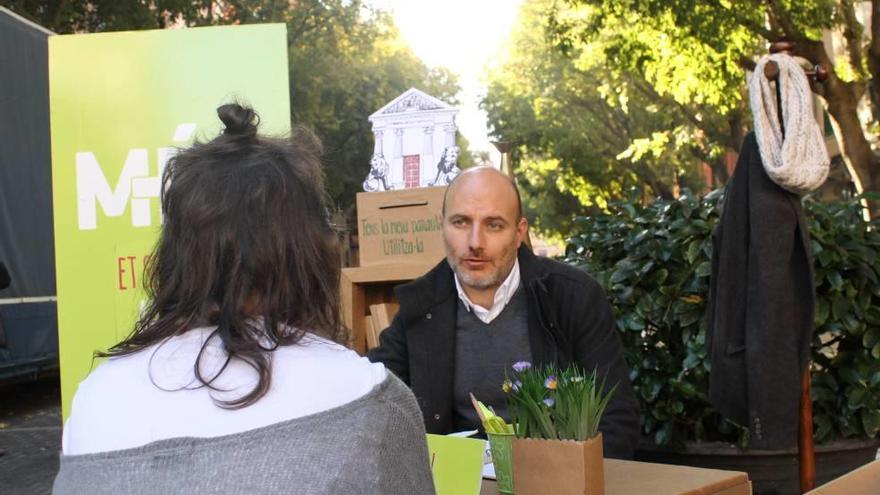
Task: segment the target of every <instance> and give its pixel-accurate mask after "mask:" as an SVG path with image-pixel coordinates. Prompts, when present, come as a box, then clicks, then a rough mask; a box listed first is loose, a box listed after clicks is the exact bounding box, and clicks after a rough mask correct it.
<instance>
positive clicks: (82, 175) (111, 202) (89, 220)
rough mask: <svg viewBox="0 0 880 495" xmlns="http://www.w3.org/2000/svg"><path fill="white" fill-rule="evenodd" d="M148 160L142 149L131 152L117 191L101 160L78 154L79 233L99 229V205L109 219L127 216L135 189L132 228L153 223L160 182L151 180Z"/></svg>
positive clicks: (155, 178) (84, 153)
mask: <svg viewBox="0 0 880 495" xmlns="http://www.w3.org/2000/svg"><path fill="white" fill-rule="evenodd" d="M148 175H149V157H148V155H147V150H146V149H143V148H136V149H132V150H130V151H129V152H128V156H127V157H126V159H125V164H124V165H123V167H122V174H120V176H119V182H118V183H117V184H116V188H115V189H111V188H110V184H109V183H108V182H107V178H106V177H105V176H104V171H103V170H101V166H100V165H99V164H98V159H97V158H95V154H94V153H92V152H80V153H77V154H76V196H77V210H78V217H79V228H80V230H94V229H96V228H97V227H98V205H99V204H100V205H101V209H102V210H104V214H105V215H107V216H108V217H118V216H121V215H122V214H123V213H124V212H125V207H126V205H127V204H128V200H129V198H130V197H131V196H132V188H134V189H135V191H134V192H135V196H140V197H139V198H135V199H134V200H132V205H131V224H132V225H133V226H135V227H146V226H149V225H150V223H151V219H150V204H149V198H150V197H158V196H159V178H158V177H148Z"/></svg>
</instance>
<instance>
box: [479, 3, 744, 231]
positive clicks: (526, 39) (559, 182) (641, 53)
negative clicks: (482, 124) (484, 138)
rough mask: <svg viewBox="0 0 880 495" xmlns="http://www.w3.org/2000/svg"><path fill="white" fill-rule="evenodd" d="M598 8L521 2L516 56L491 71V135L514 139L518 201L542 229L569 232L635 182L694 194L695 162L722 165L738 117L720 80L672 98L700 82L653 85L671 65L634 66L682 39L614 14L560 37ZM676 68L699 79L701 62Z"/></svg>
mask: <svg viewBox="0 0 880 495" xmlns="http://www.w3.org/2000/svg"><path fill="white" fill-rule="evenodd" d="M597 15H600V13H598V12H594V11H593V9H589V8H581V9H579V8H570V7H566V6H565V5H560V4H559V3H558V2H553V1H549V0H532V1H529V2H527V3H526V4H525V5H524V7H523V8H522V10H521V12H520V18H519V23H520V24H519V26H518V28H517V31H516V33H515V35H514V40H513V48H512V52H511V54H510V55H509V57H508V58H507V60H506V61H505V62H504V63H503V64H502V66H501V68H500V70H498V71H496V72H494V73H493V74H492V75H491V76H490V83H489V91H488V94H487V96H486V98H485V100H484V101H483V106H484V108H485V109H486V110H487V113H488V116H489V123H490V127H491V129H492V131H493V133H495V134H496V135H497V136H499V137H500V138H502V139H503V140H505V141H511V142H514V143H515V144H517V145H519V146H518V148H517V152H516V153H514V159H515V161H516V165H517V168H518V171H519V176H520V177H519V178H520V180H521V183H522V184H523V186H524V187H523V189H524V190H525V192H526V206H527V207H529V208H530V210H531V212H532V213H533V217H536V218H538V219H539V221H538V225H537V226H538V227H539V228H541V229H542V230H545V231H547V230H549V231H556V232H559V231H565V230H566V228H567V227H568V226H569V225H570V218H571V217H572V216H573V215H574V214H576V213H578V212H579V211H580V210H582V209H583V208H584V207H587V208H594V209H596V208H598V209H602V208H605V207H606V205H607V203H608V202H609V201H612V200H614V199H617V198H620V197H622V196H623V195H624V191H627V190H629V189H630V188H632V187H639V188H642V186H643V185H644V186H647V189H646V190H645V192H646V194H648V195H654V196H661V197H666V198H671V197H672V196H673V191H674V190H675V189H676V188H677V187H679V186H685V187H690V188H693V189H697V190H699V189H702V188H703V187H704V186H703V185H702V184H703V183H704V180H705V177H704V176H703V172H702V167H701V164H703V163H706V164H709V165H710V166H712V168H713V169H714V170H718V171H721V172H723V171H724V170H725V168H724V151H725V149H726V148H727V142H728V141H729V139H730V138H729V136H730V132H731V131H730V129H731V122H733V125H734V127H736V128H737V129H738V128H739V126H738V125H737V122H739V121H740V120H741V115H742V113H743V108H742V101H741V98H738V97H736V96H733V97H732V96H730V94H729V91H727V86H726V85H725V84H721V83H719V84H716V86H719V87H717V88H716V90H715V92H714V93H712V94H711V95H710V96H708V97H700V98H695V97H688V98H677V97H676V95H677V94H684V93H687V92H688V91H690V90H689V89H688V88H690V87H693V86H699V85H704V81H702V80H700V79H699V78H698V77H696V76H693V77H691V78H689V79H686V80H681V81H677V82H676V83H675V84H671V85H669V86H662V85H658V84H656V80H657V77H658V75H657V74H658V73H660V72H663V71H666V70H667V68H665V67H660V66H657V67H653V68H652V69H650V70H646V67H644V65H643V64H642V63H640V62H639V61H640V60H641V61H643V60H645V59H647V58H648V56H647V55H646V54H647V53H648V52H650V51H652V50H653V51H657V52H669V51H672V50H675V49H676V47H677V44H678V43H679V41H678V40H675V39H671V38H669V37H666V36H663V34H662V32H661V30H660V28H659V27H653V28H651V27H646V26H642V25H637V24H634V23H632V22H631V19H630V18H629V16H628V15H621V16H619V17H616V18H614V20H613V23H614V25H613V27H610V25H611V23H612V20H611V19H606V21H605V22H607V23H608V26H609V27H608V28H607V29H605V30H603V32H602V33H599V34H597V35H596V36H593V37H591V38H590V39H584V40H576V39H574V38H572V37H568V38H565V39H564V40H563V41H560V38H559V36H558V33H559V32H564V31H566V30H568V29H570V28H569V27H567V26H569V25H580V24H582V23H591V22H595V19H594V17H595V16H597ZM601 15H607V14H604V13H602V14H601ZM665 22H671V21H669V20H666V21H665ZM678 64H679V65H680V69H681V70H680V72H681V73H685V72H687V73H691V74H697V71H696V68H697V67H699V66H700V65H701V64H703V65H705V62H702V61H700V58H699V57H698V56H696V55H694V56H692V57H689V58H685V57H682V58H681V59H680V60H678ZM739 82H740V83H741V81H739ZM732 85H733V83H732V82H731V83H730V84H729V86H732ZM691 92H692V91H691ZM560 192H561V193H562V194H561V195H560V194H559V193H560Z"/></svg>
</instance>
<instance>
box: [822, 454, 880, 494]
mask: <svg viewBox="0 0 880 495" xmlns="http://www.w3.org/2000/svg"><path fill="white" fill-rule="evenodd" d="M878 492H880V461H874V462H871V463H868V464H865V465H864V466H862V467H860V468H858V469H856V470H854V471H851V472H849V473H847V474H844V475H843V476H841V477H840V478H837V479H836V480H834V481H830V482H828V483H826V484H824V485H822V486H820V487H819V488H816V489H815V490H811V491H809V492H807V495H875V494H876V493H878Z"/></svg>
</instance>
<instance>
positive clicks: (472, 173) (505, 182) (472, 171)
mask: <svg viewBox="0 0 880 495" xmlns="http://www.w3.org/2000/svg"><path fill="white" fill-rule="evenodd" d="M471 181H477V183H478V184H482V185H483V187H487V188H488V187H497V186H499V185H500V186H501V187H508V188H510V191H511V192H512V193H513V196H515V197H516V219H515V220H516V221H519V219H520V218H522V216H523V212H522V198H521V197H520V195H519V188H517V187H516V183H515V182H514V181H513V179H511V178H510V177H508V176H507V175H505V174H504V173H502V172H501V171H500V170H498V169H497V168H495V167H489V166H479V167H472V168H469V169H467V170H465V171H464V172H462V173H460V174H458V176H456V177H455V179H453V180H452V182H451V183H450V184H449V186H448V187H447V188H446V192H445V193H444V194H443V209H442V213H443V216H444V217H445V216H446V202H447V201H448V200H449V197H450V195H452V196H454V193H455V190H456V189H457V188H458V187H459V186H462V185H464V184H465V183H467V182H471ZM453 199H454V197H453Z"/></svg>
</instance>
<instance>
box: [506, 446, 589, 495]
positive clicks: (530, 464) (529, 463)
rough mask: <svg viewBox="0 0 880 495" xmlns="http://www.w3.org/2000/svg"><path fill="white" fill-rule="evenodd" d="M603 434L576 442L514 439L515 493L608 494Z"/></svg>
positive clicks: (524, 494)
mask: <svg viewBox="0 0 880 495" xmlns="http://www.w3.org/2000/svg"><path fill="white" fill-rule="evenodd" d="M603 464H604V463H603V459H602V434H601V433H600V434H599V435H598V436H596V437H594V438H591V439H589V440H586V441H583V442H576V441H574V440H539V439H534V438H514V439H513V493H515V494H517V495H543V494H545V493H554V494H557V495H604V494H605V477H604V474H605V472H604V469H603Z"/></svg>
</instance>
